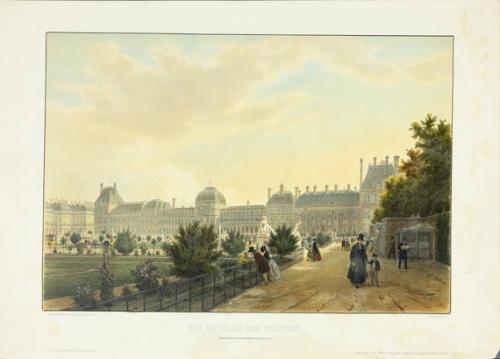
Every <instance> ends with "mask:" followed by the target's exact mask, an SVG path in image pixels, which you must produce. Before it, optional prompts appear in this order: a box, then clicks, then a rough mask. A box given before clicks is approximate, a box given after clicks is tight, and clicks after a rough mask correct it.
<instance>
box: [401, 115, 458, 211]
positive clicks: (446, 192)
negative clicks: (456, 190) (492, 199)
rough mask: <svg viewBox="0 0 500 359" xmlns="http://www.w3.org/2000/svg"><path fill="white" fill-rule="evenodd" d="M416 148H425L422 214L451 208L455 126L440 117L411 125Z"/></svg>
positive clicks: (420, 185) (420, 178)
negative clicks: (452, 148)
mask: <svg viewBox="0 0 500 359" xmlns="http://www.w3.org/2000/svg"><path fill="white" fill-rule="evenodd" d="M411 131H412V132H413V138H414V139H415V140H416V144H415V147H416V149H418V150H420V151H421V156H420V157H421V159H422V161H423V165H422V168H421V169H420V171H419V172H418V174H417V181H418V183H417V188H418V193H419V194H420V195H421V196H422V198H423V200H422V201H419V203H418V204H419V207H418V213H419V214H420V215H421V216H427V215H431V214H435V213H442V212H446V211H449V210H450V200H451V191H450V189H451V144H452V142H451V126H450V124H449V123H447V122H446V121H444V120H438V118H437V117H436V116H433V115H430V114H429V115H427V117H426V118H425V120H423V121H420V122H414V123H413V124H412V125H411Z"/></svg>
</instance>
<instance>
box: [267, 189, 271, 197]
mask: <svg viewBox="0 0 500 359" xmlns="http://www.w3.org/2000/svg"><path fill="white" fill-rule="evenodd" d="M269 198H271V188H268V189H267V199H269Z"/></svg>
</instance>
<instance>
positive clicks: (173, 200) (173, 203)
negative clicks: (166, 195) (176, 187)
mask: <svg viewBox="0 0 500 359" xmlns="http://www.w3.org/2000/svg"><path fill="white" fill-rule="evenodd" d="M172 208H175V197H173V198H172Z"/></svg>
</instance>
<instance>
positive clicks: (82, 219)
mask: <svg viewBox="0 0 500 359" xmlns="http://www.w3.org/2000/svg"><path fill="white" fill-rule="evenodd" d="M93 231H94V204H93V203H90V202H75V203H72V202H67V201H63V200H50V201H46V202H45V203H44V234H45V239H48V237H49V236H53V237H54V239H59V238H61V237H62V236H63V235H64V234H66V233H68V232H69V233H73V232H75V233H80V234H81V235H83V236H85V237H90V236H91V235H92V234H93Z"/></svg>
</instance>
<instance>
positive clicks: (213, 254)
mask: <svg viewBox="0 0 500 359" xmlns="http://www.w3.org/2000/svg"><path fill="white" fill-rule="evenodd" d="M174 237H175V239H176V242H174V243H173V244H170V245H168V246H167V252H168V254H169V255H170V257H171V258H172V262H173V272H174V273H175V274H177V275H179V276H181V277H193V276H196V275H199V274H203V273H209V272H211V271H213V270H215V269H216V268H217V266H216V265H215V261H216V260H217V259H218V258H219V257H220V256H221V252H220V251H219V250H218V249H217V234H216V233H215V231H214V226H213V225H209V226H206V225H200V223H199V222H194V223H192V224H188V225H187V226H186V227H184V226H180V227H179V230H178V232H177V233H176V234H175V235H174Z"/></svg>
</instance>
